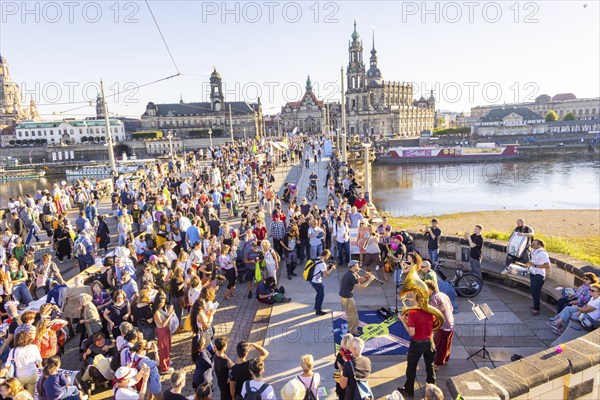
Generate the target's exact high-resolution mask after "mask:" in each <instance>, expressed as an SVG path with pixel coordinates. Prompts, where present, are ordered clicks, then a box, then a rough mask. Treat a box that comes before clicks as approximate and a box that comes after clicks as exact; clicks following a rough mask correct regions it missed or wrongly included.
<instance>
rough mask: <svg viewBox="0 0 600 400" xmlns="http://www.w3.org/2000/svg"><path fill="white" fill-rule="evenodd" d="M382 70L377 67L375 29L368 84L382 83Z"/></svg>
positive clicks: (378, 84) (377, 84)
mask: <svg viewBox="0 0 600 400" xmlns="http://www.w3.org/2000/svg"><path fill="white" fill-rule="evenodd" d="M381 79H382V76H381V71H380V70H379V68H378V67H377V50H375V31H373V48H372V49H371V58H369V70H368V71H367V86H380V85H381Z"/></svg>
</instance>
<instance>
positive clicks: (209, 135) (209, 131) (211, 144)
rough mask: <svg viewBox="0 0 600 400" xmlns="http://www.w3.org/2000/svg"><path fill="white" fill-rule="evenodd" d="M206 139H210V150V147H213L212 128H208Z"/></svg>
mask: <svg viewBox="0 0 600 400" xmlns="http://www.w3.org/2000/svg"><path fill="white" fill-rule="evenodd" d="M208 137H209V138H210V147H211V149H212V147H213V143H212V128H208Z"/></svg>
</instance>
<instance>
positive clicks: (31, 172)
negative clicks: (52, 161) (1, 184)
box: [0, 166, 46, 181]
mask: <svg viewBox="0 0 600 400" xmlns="http://www.w3.org/2000/svg"><path fill="white" fill-rule="evenodd" d="M44 175H46V171H44V170H36V169H35V168H18V169H5V168H4V167H2V166H0V181H25V180H28V179H35V178H41V177H43V176H44Z"/></svg>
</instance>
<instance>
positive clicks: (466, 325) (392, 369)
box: [253, 158, 557, 399]
mask: <svg viewBox="0 0 600 400" xmlns="http://www.w3.org/2000/svg"><path fill="white" fill-rule="evenodd" d="M327 162H328V160H327V159H325V158H323V161H322V162H319V163H316V164H315V163H312V162H311V165H310V167H309V168H308V169H306V168H305V169H304V170H303V172H304V173H303V174H302V176H301V177H300V178H299V179H298V181H297V184H298V187H299V191H298V193H299V199H302V197H303V196H304V193H305V192H306V188H307V187H308V175H309V174H310V171H311V170H313V169H314V170H315V171H316V172H317V174H318V175H319V178H320V181H319V192H318V195H319V199H318V200H314V202H316V203H317V204H318V205H319V208H324V207H325V205H326V204H327V196H326V191H325V190H326V189H325V188H323V187H322V186H323V181H324V179H325V176H326V171H325V166H326V165H327ZM402 228H403V227H399V226H395V227H394V230H400V229H402ZM448 264H449V265H450V262H448ZM346 270H347V268H346V267H345V266H343V267H338V268H337V269H336V270H335V271H334V272H333V273H332V274H331V275H330V276H328V277H326V278H324V279H323V283H324V285H325V301H324V304H323V309H324V310H326V311H328V314H327V315H324V316H321V317H319V316H316V315H315V313H314V310H313V306H314V298H315V291H314V289H313V288H312V286H311V285H310V284H309V283H308V282H306V281H304V280H303V279H302V276H301V274H298V276H297V277H294V278H293V280H292V281H288V280H287V279H285V277H284V275H283V274H282V278H283V279H281V281H280V284H282V285H284V286H285V288H286V296H289V297H291V298H292V301H291V302H290V303H287V304H276V305H274V306H273V307H268V308H265V309H260V310H259V315H262V316H263V317H262V318H261V319H258V316H257V322H255V324H254V327H253V335H257V336H261V335H262V334H263V333H264V336H265V338H264V346H265V347H266V348H267V350H269V352H270V355H269V358H268V359H267V361H266V362H265V369H266V372H265V380H266V381H267V382H269V383H270V384H272V385H273V386H274V388H275V392H276V394H277V398H281V397H280V390H281V388H282V387H283V385H284V384H285V383H286V382H288V381H289V380H291V379H294V378H295V377H296V376H297V375H298V374H299V373H301V372H302V371H301V368H300V357H301V356H302V355H304V354H307V353H309V354H312V355H313V357H314V359H315V366H316V367H315V371H316V372H319V373H320V374H321V379H322V382H323V386H324V387H325V388H326V391H327V394H328V395H327V397H326V399H336V395H335V381H334V380H333V371H334V368H333V362H334V359H335V344H334V341H333V312H342V307H341V302H340V300H339V296H338V291H339V285H340V280H341V278H342V276H343V274H344V272H346ZM354 298H355V301H356V305H357V308H358V310H359V311H368V310H371V311H375V310H377V309H379V308H380V307H382V306H384V307H388V308H391V309H394V308H395V305H396V290H395V288H394V284H393V280H392V279H390V280H389V281H388V282H385V284H384V285H380V284H378V283H377V282H373V283H371V285H370V286H369V287H367V288H366V289H363V290H356V291H355V295H354ZM472 300H473V301H475V302H477V303H487V304H488V305H489V306H490V308H491V309H492V310H493V311H494V314H495V315H494V316H493V317H492V318H491V319H490V321H489V322H488V332H487V333H488V337H487V346H488V350H489V351H490V353H491V355H492V359H493V360H494V362H495V364H496V366H500V365H503V364H507V363H509V362H510V358H511V356H512V355H513V354H515V353H516V354H520V355H522V356H528V355H531V354H534V353H536V352H539V351H542V350H546V349H547V348H548V346H549V345H550V344H551V343H552V341H554V340H555V339H556V337H557V336H556V335H554V334H553V333H552V330H551V329H550V328H549V327H548V326H547V325H546V323H545V322H546V320H547V319H548V318H549V317H551V316H552V315H554V313H553V310H552V309H551V308H550V307H549V306H547V305H545V306H544V307H542V310H541V312H540V315H538V316H536V317H531V314H530V309H529V306H530V305H531V299H530V297H529V295H528V294H527V293H524V292H520V291H512V290H510V289H507V288H505V287H502V286H498V285H493V284H489V283H487V282H486V284H485V286H484V288H483V290H482V292H481V293H480V294H479V295H478V296H477V297H476V298H474V299H472ZM457 301H458V312H457V313H456V314H455V324H456V326H455V335H454V341H453V347H452V355H451V358H450V361H449V363H448V365H446V366H443V367H441V368H440V369H439V370H438V371H437V385H438V386H439V387H440V388H441V389H442V390H443V391H444V393H445V395H446V396H448V397H447V398H450V397H449V396H450V394H449V392H448V389H447V388H446V379H447V378H449V377H453V376H456V375H460V374H462V373H465V372H468V371H471V370H474V369H477V368H481V367H490V368H492V364H491V363H490V362H489V361H483V360H481V359H480V358H478V357H474V359H471V360H467V359H466V358H467V357H468V356H469V354H472V353H474V352H476V351H477V350H479V349H480V348H481V346H482V345H483V323H482V322H480V321H477V319H476V318H475V315H474V314H473V312H472V311H471V304H470V303H469V302H468V301H467V300H466V299H463V298H460V297H459V298H458V299H457ZM258 321H260V322H258ZM362 325H363V323H362V322H361V326H362ZM369 358H370V360H371V364H372V373H371V377H370V379H369V383H370V385H371V388H372V389H373V392H374V394H375V398H376V399H385V397H386V396H387V395H389V394H390V393H392V392H393V391H394V390H395V389H396V388H397V387H398V386H401V385H402V384H404V374H405V371H406V356H390V355H375V356H369ZM424 385H425V369H424V365H423V362H422V361H421V362H420V363H419V368H418V370H417V383H416V385H415V398H423V397H424V396H425V393H424V390H422V388H423V387H424Z"/></svg>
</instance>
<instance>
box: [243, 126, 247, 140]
mask: <svg viewBox="0 0 600 400" xmlns="http://www.w3.org/2000/svg"><path fill="white" fill-rule="evenodd" d="M246 140H247V138H246V127H244V142H245V141H246Z"/></svg>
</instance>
